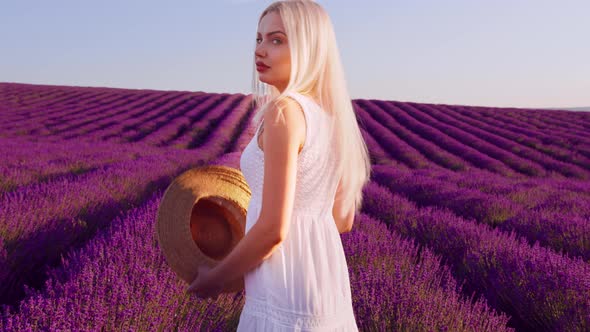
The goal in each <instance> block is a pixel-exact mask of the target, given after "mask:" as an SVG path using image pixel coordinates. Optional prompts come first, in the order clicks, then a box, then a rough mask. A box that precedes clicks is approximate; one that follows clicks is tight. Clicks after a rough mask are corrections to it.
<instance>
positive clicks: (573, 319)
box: [364, 182, 590, 331]
mask: <svg viewBox="0 0 590 332" xmlns="http://www.w3.org/2000/svg"><path fill="white" fill-rule="evenodd" d="M365 195H366V197H367V198H366V201H365V202H366V203H365V207H364V212H365V213H368V214H369V215H371V216H375V217H376V218H378V219H380V220H383V221H384V222H386V223H388V224H389V226H390V227H391V228H392V229H393V230H394V231H396V232H398V233H400V234H401V235H402V236H408V237H411V238H414V239H416V241H417V242H418V243H420V244H423V245H426V246H428V247H429V248H431V249H432V250H434V251H435V252H436V253H437V254H440V255H443V256H444V258H445V264H449V265H450V266H451V267H452V269H453V273H454V275H455V277H456V278H457V279H458V280H463V278H465V279H464V280H465V281H466V283H465V288H464V291H467V292H472V291H474V292H476V293H477V295H480V294H483V295H484V296H485V297H486V299H487V300H488V303H489V304H490V305H491V306H492V307H493V308H495V309H497V310H500V311H503V312H505V313H507V314H509V315H510V316H512V318H513V320H514V321H513V324H514V325H513V326H516V327H519V328H522V329H525V330H527V331H541V330H542V331H548V330H550V331H581V327H584V326H585V327H588V326H590V316H589V315H588V313H589V312H590V284H589V283H588V280H590V279H589V278H590V265H589V264H587V263H585V262H584V261H583V260H582V259H574V258H569V257H565V256H563V255H560V254H557V253H555V252H553V251H551V250H548V249H546V248H543V247H541V246H539V245H538V244H535V245H534V246H532V247H531V246H530V245H529V244H528V243H527V242H526V240H525V239H524V238H520V237H518V236H517V235H516V234H515V233H514V232H510V234H506V233H505V232H502V231H500V230H497V229H492V228H490V227H489V226H488V225H486V224H477V223H474V222H472V221H469V220H465V219H463V218H461V217H458V216H456V215H454V214H453V213H451V212H449V211H448V210H446V209H441V208H438V207H430V206H428V207H424V208H417V207H416V205H415V204H414V203H412V202H411V201H409V200H408V199H406V198H405V197H403V196H400V195H397V194H393V193H392V192H391V191H390V188H385V187H382V186H380V185H377V184H375V183H373V182H371V183H370V184H369V185H367V186H366V187H365ZM556 308H560V309H559V310H556Z"/></svg>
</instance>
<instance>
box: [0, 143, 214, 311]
mask: <svg viewBox="0 0 590 332" xmlns="http://www.w3.org/2000/svg"><path fill="white" fill-rule="evenodd" d="M211 157H212V156H207V155H205V154H204V153H199V152H198V151H181V150H175V149H172V150H167V151H161V152H159V153H157V154H155V155H148V156H143V157H141V158H138V159H136V160H128V161H125V162H120V163H115V164H112V165H106V166H104V167H101V168H97V169H95V170H93V171H90V172H88V173H85V174H81V175H79V176H77V177H75V178H73V179H68V178H61V179H56V180H53V181H49V182H46V183H40V184H33V185H31V186H25V187H22V188H20V189H18V190H16V191H14V192H10V193H7V194H6V195H4V196H3V197H1V198H0V233H1V234H2V235H3V238H4V246H5V249H6V251H7V262H8V264H10V265H11V266H12V269H11V271H0V300H2V301H8V303H13V302H14V301H16V300H18V298H20V297H21V296H22V294H23V293H22V285H23V284H24V283H33V284H38V283H39V282H41V281H42V279H41V278H42V277H43V276H42V274H41V273H39V269H40V268H42V267H44V266H45V265H47V264H52V263H53V262H55V261H56V260H57V259H58V258H59V255H60V254H61V253H62V252H63V251H64V250H66V249H68V248H69V247H70V246H72V245H78V244H79V243H81V242H83V241H85V240H86V239H88V238H89V237H90V236H92V235H93V233H94V232H95V231H96V230H97V229H100V228H102V227H104V226H106V225H108V222H109V221H110V220H111V219H112V218H113V217H114V214H116V213H118V211H120V210H125V209H128V208H129V207H131V206H132V205H134V204H137V203H138V202H141V201H143V200H144V199H145V197H146V195H149V194H150V193H151V192H153V190H155V189H157V188H161V187H163V186H165V185H166V183H168V182H169V181H170V179H171V177H173V176H174V175H175V174H178V173H179V172H182V171H184V170H186V169H188V168H190V167H193V166H194V165H195V164H199V163H202V162H203V160H208V159H210V158H211ZM58 240H59V241H58Z"/></svg>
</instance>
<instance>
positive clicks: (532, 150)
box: [416, 105, 590, 170]
mask: <svg viewBox="0 0 590 332" xmlns="http://www.w3.org/2000/svg"><path fill="white" fill-rule="evenodd" d="M416 107H417V108H418V109H423V108H426V109H429V110H432V107H429V106H425V105H416ZM438 108H442V110H443V111H444V112H445V114H446V115H447V116H449V117H452V118H453V121H454V123H456V125H460V126H464V127H466V128H471V129H472V130H478V131H481V133H482V137H483V136H485V137H489V139H488V140H489V141H492V142H494V143H495V144H501V145H502V147H503V148H504V149H506V150H510V151H513V152H515V153H517V154H519V155H521V156H523V157H524V158H528V159H531V160H534V161H537V162H538V163H540V164H543V166H544V167H546V168H548V169H552V170H553V169H558V168H559V167H562V166H567V164H564V163H560V162H555V161H554V160H553V159H557V160H561V161H563V162H566V163H572V164H576V165H578V166H581V167H584V168H586V169H590V158H587V157H584V156H582V155H580V154H578V153H576V152H575V147H569V149H566V148H563V147H560V146H557V145H554V144H549V145H545V144H543V143H542V142H541V141H539V140H538V139H535V138H531V137H528V136H525V135H520V134H517V133H514V132H512V131H510V130H506V129H505V126H497V125H491V124H492V123H493V121H490V120H489V119H485V120H484V119H481V118H479V117H477V116H464V115H462V114H461V113H460V112H457V111H456V110H455V109H452V108H449V107H444V106H439V107H438ZM435 112H439V111H437V110H435ZM489 133H491V134H489ZM515 142H518V143H515ZM566 144H567V143H566ZM547 155H549V156H550V157H551V158H548V157H547Z"/></svg>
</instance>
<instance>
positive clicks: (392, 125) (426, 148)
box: [356, 100, 470, 171]
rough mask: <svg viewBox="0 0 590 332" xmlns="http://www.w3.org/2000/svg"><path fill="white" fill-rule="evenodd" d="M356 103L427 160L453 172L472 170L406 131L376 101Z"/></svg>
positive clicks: (451, 155) (429, 129)
mask: <svg viewBox="0 0 590 332" xmlns="http://www.w3.org/2000/svg"><path fill="white" fill-rule="evenodd" d="M356 103H357V104H358V105H359V106H360V108H361V109H363V110H365V112H366V113H367V114H370V115H371V116H372V117H373V118H375V119H376V120H377V121H378V122H379V123H381V124H382V125H384V126H385V127H386V128H387V129H388V130H390V131H391V132H393V133H395V135H397V136H398V137H400V138H401V139H403V140H404V141H405V142H406V143H407V144H408V145H411V146H414V147H415V148H416V150H418V151H419V152H420V153H421V154H422V155H423V156H425V157H426V158H428V159H430V160H431V161H432V162H433V163H435V164H437V165H440V166H441V167H444V168H447V169H452V170H462V171H464V170H467V169H469V168H470V167H469V165H467V164H466V163H465V161H464V160H463V159H461V158H459V157H457V156H455V155H453V154H451V153H449V152H447V151H445V150H443V149H441V148H439V147H438V146H437V145H436V144H434V143H433V142H432V141H431V140H429V139H424V138H422V137H421V136H420V135H418V134H416V133H414V132H413V131H410V130H408V129H406V128H405V127H404V126H402V125H401V123H400V122H399V121H396V120H395V119H394V118H393V117H392V116H391V115H390V114H389V113H388V112H386V111H384V110H383V109H382V108H381V107H379V106H378V104H377V103H376V101H367V100H358V101H356ZM422 129H423V130H424V131H431V132H432V129H431V128H428V127H426V126H422Z"/></svg>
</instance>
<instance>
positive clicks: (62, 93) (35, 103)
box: [0, 86, 101, 120]
mask: <svg viewBox="0 0 590 332" xmlns="http://www.w3.org/2000/svg"><path fill="white" fill-rule="evenodd" d="M35 88H38V87H36V86H35V87H33V86H30V87H26V88H22V89H19V90H18V91H11V90H8V89H2V90H0V95H2V96H4V97H5V98H6V106H8V109H9V111H8V112H7V113H6V116H7V117H14V120H20V119H25V116H34V115H35V114H33V113H25V112H27V111H30V110H31V109H33V110H35V109H38V108H39V106H47V105H48V104H50V103H56V102H57V103H61V102H63V101H66V100H68V99H70V98H72V96H76V95H80V94H81V93H83V92H84V91H80V90H79V89H75V88H71V87H70V88H69V89H67V88H62V87H57V86H51V87H46V88H44V89H43V90H45V91H47V92H48V93H46V94H43V95H41V96H40V97H37V98H34V99H32V100H27V102H26V103H25V102H24V99H25V97H23V96H22V95H23V94H27V93H30V92H31V91H34V90H35ZM85 92H89V91H85ZM13 93H16V94H17V95H16V96H14V95H12V96H11V97H12V98H8V97H9V95H10V94H13ZM92 93H93V94H96V93H101V92H100V91H92ZM27 99H29V98H27ZM23 113H25V114H23Z"/></svg>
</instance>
